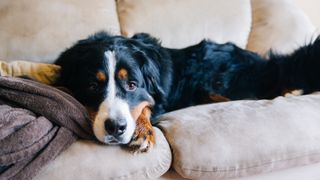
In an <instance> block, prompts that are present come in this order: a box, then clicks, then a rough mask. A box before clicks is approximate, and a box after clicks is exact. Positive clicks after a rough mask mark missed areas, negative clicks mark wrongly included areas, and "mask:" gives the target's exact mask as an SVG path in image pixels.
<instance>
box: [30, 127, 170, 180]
mask: <svg viewBox="0 0 320 180" xmlns="http://www.w3.org/2000/svg"><path fill="white" fill-rule="evenodd" d="M156 143H157V144H156V145H155V147H154V148H153V149H152V150H151V151H150V152H148V153H141V154H133V153H129V152H128V151H125V150H123V149H121V148H120V147H119V146H106V145H98V144H97V143H96V142H90V141H77V142H76V143H74V144H73V145H71V147H69V148H68V149H67V150H66V151H64V152H63V153H62V154H61V155H59V156H58V157H57V159H55V160H54V161H52V162H50V163H49V164H48V165H47V166H45V167H44V168H43V170H42V171H41V172H40V173H39V174H38V176H36V178H35V180H40V179H46V180H56V179H83V180H85V179H91V180H95V179H97V180H98V179H155V178H157V177H160V176H161V175H162V174H164V173H165V172H166V171H167V170H168V169H169V168H170V165H171V151H170V148H169V145H168V143H167V141H166V139H165V138H164V136H163V134H162V133H161V131H160V130H159V129H157V128H156Z"/></svg>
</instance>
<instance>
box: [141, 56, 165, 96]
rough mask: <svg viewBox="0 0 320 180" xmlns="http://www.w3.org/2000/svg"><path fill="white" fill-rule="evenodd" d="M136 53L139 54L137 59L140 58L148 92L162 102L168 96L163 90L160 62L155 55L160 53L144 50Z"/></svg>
mask: <svg viewBox="0 0 320 180" xmlns="http://www.w3.org/2000/svg"><path fill="white" fill-rule="evenodd" d="M149 53H150V52H149ZM136 55H137V56H138V57H136V59H139V60H140V61H139V65H140V69H141V72H142V75H143V79H144V81H145V86H146V89H147V91H148V93H149V94H150V95H151V96H152V97H153V98H154V100H155V101H156V102H162V101H163V100H165V98H166V93H165V91H164V90H163V87H162V86H163V85H162V83H161V72H160V71H161V68H160V67H159V65H160V64H159V62H157V60H155V59H154V58H155V57H154V56H158V55H155V54H152V55H150V54H146V53H145V52H142V51H140V52H137V53H136ZM139 56H140V57H139ZM157 58H161V57H157Z"/></svg>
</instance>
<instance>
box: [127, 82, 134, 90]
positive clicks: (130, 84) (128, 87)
mask: <svg viewBox="0 0 320 180" xmlns="http://www.w3.org/2000/svg"><path fill="white" fill-rule="evenodd" d="M136 89H137V82H135V81H129V82H128V83H127V85H126V90H127V91H135V90H136Z"/></svg>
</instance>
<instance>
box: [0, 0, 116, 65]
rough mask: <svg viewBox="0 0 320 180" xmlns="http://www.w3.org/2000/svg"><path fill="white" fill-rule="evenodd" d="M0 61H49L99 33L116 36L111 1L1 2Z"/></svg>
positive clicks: (114, 10)
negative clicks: (100, 31)
mask: <svg viewBox="0 0 320 180" xmlns="http://www.w3.org/2000/svg"><path fill="white" fill-rule="evenodd" d="M0 27H1V28H0V29H1V30H0V59H6V60H16V59H23V60H31V61H38V62H53V60H54V59H55V58H56V57H57V56H58V54H59V53H60V52H61V51H63V50H64V49H65V48H66V47H69V46H71V45H72V44H73V43H74V42H75V41H77V40H79V39H82V38H85V37H86V36H88V35H89V34H92V33H94V32H96V31H99V30H108V31H110V32H112V33H114V34H118V33H119V23H118V17H117V14H116V6H115V1H114V0H90V1H87V0H55V1H43V0H14V1H12V0H1V1H0Z"/></svg>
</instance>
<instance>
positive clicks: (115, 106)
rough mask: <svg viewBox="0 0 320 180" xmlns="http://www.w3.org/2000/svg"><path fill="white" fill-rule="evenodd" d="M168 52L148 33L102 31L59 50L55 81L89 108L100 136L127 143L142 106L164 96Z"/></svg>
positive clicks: (112, 141) (97, 136)
mask: <svg viewBox="0 0 320 180" xmlns="http://www.w3.org/2000/svg"><path fill="white" fill-rule="evenodd" d="M166 56H167V55H166V52H165V51H164V50H163V49H162V47H161V46H160V44H159V43H158V41H157V40H156V39H154V38H152V37H150V36H149V35H147V34H136V35H135V36H133V37H131V38H126V37H122V36H111V35H109V34H107V33H104V32H100V33H97V34H95V35H93V36H90V37H89V38H88V39H85V40H80V41H78V43H76V44H75V45H74V46H72V47H71V48H69V49H67V50H66V51H65V52H63V53H62V54H61V55H60V57H59V58H58V59H57V61H56V64H58V65H60V66H61V67H62V69H61V75H60V78H59V80H58V82H57V85H59V86H64V87H66V88H67V89H68V90H70V91H71V93H72V94H73V95H74V97H75V98H76V99H78V100H79V101H80V102H81V103H82V104H84V105H85V106H86V107H87V108H88V109H89V110H90V115H91V119H92V121H93V122H92V126H93V131H94V134H95V136H96V138H97V139H98V140H99V141H101V142H103V143H106V144H127V143H129V141H130V140H131V138H132V135H133V133H134V130H135V120H136V119H137V118H138V116H139V115H140V113H141V111H142V109H143V108H144V107H146V106H152V105H154V103H155V102H156V101H157V100H159V99H162V98H164V96H166V93H165V91H166V90H165V88H166V87H165V80H164V79H163V78H162V76H163V73H164V70H163V69H162V66H163V65H165V64H166V63H167V62H166V61H167V57H166Z"/></svg>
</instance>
